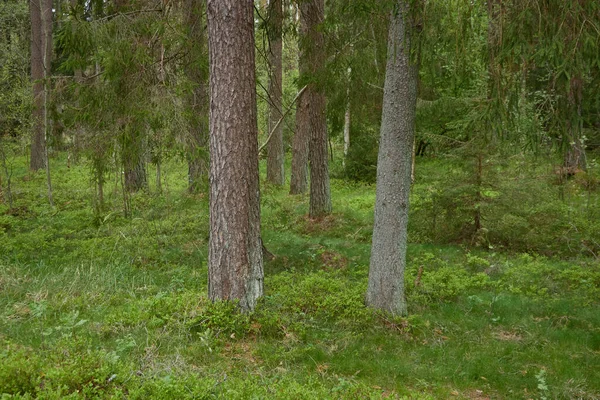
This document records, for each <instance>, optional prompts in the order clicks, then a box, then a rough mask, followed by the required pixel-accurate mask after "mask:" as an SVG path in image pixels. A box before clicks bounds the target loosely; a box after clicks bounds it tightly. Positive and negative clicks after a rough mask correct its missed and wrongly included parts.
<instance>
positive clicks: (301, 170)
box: [290, 62, 310, 194]
mask: <svg viewBox="0 0 600 400" xmlns="http://www.w3.org/2000/svg"><path fill="white" fill-rule="evenodd" d="M300 64H302V62H300ZM300 71H302V67H300ZM300 74H302V72H300ZM308 119H309V115H308V97H307V96H306V91H305V92H304V93H302V94H301V95H300V98H299V99H298V105H297V106H296V133H295V134H294V138H293V139H292V177H291V181H290V194H302V193H306V189H307V188H308V141H309V139H310V136H309V135H310V131H309V127H308Z"/></svg>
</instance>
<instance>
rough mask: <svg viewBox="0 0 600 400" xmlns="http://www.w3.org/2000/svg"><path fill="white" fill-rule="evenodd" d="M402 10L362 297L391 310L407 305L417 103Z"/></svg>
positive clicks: (392, 41)
mask: <svg viewBox="0 0 600 400" xmlns="http://www.w3.org/2000/svg"><path fill="white" fill-rule="evenodd" d="M407 10H408V6H407V4H406V2H405V1H402V0H399V1H398V8H397V10H395V11H394V12H393V13H392V15H391V21H390V30H389V37H388V61H387V67H386V75H385V85H384V95H383V113H382V114H383V115H382V121H381V139H380V143H379V156H378V160H377V191H376V200H375V224H374V227H373V243H372V247H371V263H370V269H369V283H368V288H367V298H366V301H367V304H368V305H369V306H370V307H373V308H375V309H381V310H385V311H388V312H391V313H393V314H405V313H406V310H407V308H406V299H405V295H404V269H405V266H406V248H407V242H408V232H407V227H408V208H409V192H410V183H411V182H410V174H411V156H412V146H413V141H414V131H415V112H416V103H417V67H416V65H415V64H414V63H413V62H412V61H411V59H410V36H409V29H410V25H409V24H408V23H407Z"/></svg>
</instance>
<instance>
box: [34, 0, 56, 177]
mask: <svg viewBox="0 0 600 400" xmlns="http://www.w3.org/2000/svg"><path fill="white" fill-rule="evenodd" d="M29 10H30V16H31V80H32V82H33V134H32V138H31V159H30V164H29V168H30V169H31V170H33V171H37V170H39V169H42V168H44V167H45V166H46V153H45V152H46V106H47V104H46V103H47V98H46V97H47V93H46V92H45V90H44V84H45V83H44V81H45V79H46V78H47V77H48V76H49V73H50V65H51V63H52V0H30V2H29Z"/></svg>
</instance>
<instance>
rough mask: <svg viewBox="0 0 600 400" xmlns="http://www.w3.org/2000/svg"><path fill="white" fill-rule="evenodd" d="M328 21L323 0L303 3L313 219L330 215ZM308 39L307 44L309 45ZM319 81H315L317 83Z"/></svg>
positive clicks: (301, 15)
mask: <svg viewBox="0 0 600 400" xmlns="http://www.w3.org/2000/svg"><path fill="white" fill-rule="evenodd" d="M324 18H325V3H324V1H323V0H311V1H306V2H302V3H301V4H300V23H301V24H304V25H305V26H306V31H305V32H306V34H307V36H306V37H305V44H306V48H305V49H304V51H303V52H302V53H301V56H305V57H306V63H307V65H308V73H309V74H310V75H311V77H312V81H313V82H311V83H309V84H308V87H307V88H306V92H305V93H304V94H305V96H306V101H307V103H308V119H309V120H308V125H309V132H310V133H309V134H310V142H309V143H310V145H309V162H310V211H309V213H310V216H311V217H313V218H314V217H320V216H323V215H327V214H330V213H331V193H330V188H329V159H328V157H327V155H328V154H327V119H326V114H325V107H326V101H325V93H324V89H323V85H322V82H321V79H320V78H322V74H323V69H324V67H325V65H324V62H325V51H324V48H325V39H324V37H323V32H322V30H321V24H322V23H323V19H324ZM306 39H308V43H306ZM314 81H316V82H314Z"/></svg>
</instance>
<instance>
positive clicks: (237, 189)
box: [208, 0, 263, 311]
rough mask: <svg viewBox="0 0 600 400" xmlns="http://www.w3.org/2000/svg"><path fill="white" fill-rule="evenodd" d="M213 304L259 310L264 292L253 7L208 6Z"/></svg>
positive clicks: (218, 1) (227, 0)
mask: <svg viewBox="0 0 600 400" xmlns="http://www.w3.org/2000/svg"><path fill="white" fill-rule="evenodd" d="M208 47H209V60H210V61H209V64H210V154H211V160H210V240H209V255H208V291H209V297H210V299H211V300H213V301H214V300H239V302H240V303H239V304H240V307H241V309H242V310H245V311H248V310H253V309H254V307H255V305H256V301H257V299H258V298H259V297H260V296H261V295H262V292H263V256H262V246H261V239H260V202H259V181H258V179H259V178H258V142H257V140H258V125H257V118H256V91H255V71H254V8H253V4H252V2H251V1H237V0H209V1H208Z"/></svg>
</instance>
